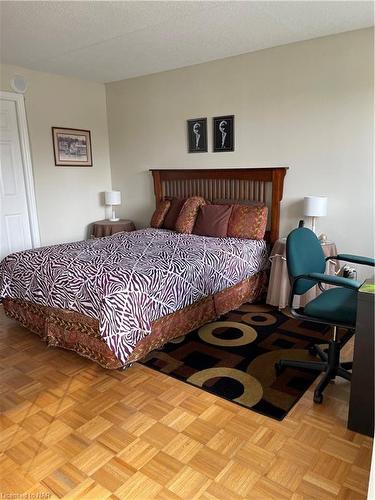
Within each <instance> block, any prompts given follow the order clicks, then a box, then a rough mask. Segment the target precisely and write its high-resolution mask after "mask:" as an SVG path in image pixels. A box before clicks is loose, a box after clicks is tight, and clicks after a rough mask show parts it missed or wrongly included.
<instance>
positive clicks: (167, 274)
mask: <svg viewBox="0 0 375 500" xmlns="http://www.w3.org/2000/svg"><path fill="white" fill-rule="evenodd" d="M266 263H267V251H266V244H265V242H264V241H255V240H240V239H235V238H207V237H202V236H196V235H185V234H178V233H174V232H171V231H166V230H160V229H144V230H140V231H134V232H131V233H117V234H115V235H113V236H109V237H107V238H100V239H95V240H89V241H80V242H76V243H67V244H63V245H54V246H49V247H43V248H38V249H33V250H27V251H24V252H19V253H15V254H11V255H9V256H8V257H6V258H5V259H4V260H3V261H2V262H1V263H0V299H1V298H4V297H11V298H19V299H24V300H29V301H31V302H34V303H36V304H41V305H47V306H52V307H59V308H62V309H70V310H73V311H77V312H79V313H82V314H85V315H87V316H91V317H93V318H96V319H97V320H98V321H99V329H100V333H101V335H102V337H103V339H104V340H105V342H106V343H107V344H108V346H109V347H110V349H111V350H112V352H114V353H115V355H116V356H117V357H118V359H119V360H120V361H121V362H122V363H125V362H126V360H127V358H128V357H129V355H130V354H131V352H132V351H133V349H134V347H135V345H136V344H137V342H139V341H140V340H141V339H142V338H143V337H144V336H145V335H147V334H149V333H150V331H151V323H152V322H153V321H155V320H157V319H159V318H161V317H162V316H166V315H167V314H170V313H172V312H175V311H177V310H179V309H181V308H183V307H185V306H188V305H190V304H192V303H193V302H196V301H197V300H199V299H202V298H203V297H206V296H207V295H210V294H213V293H217V292H219V291H221V290H223V289H224V288H227V287H230V286H232V285H234V284H236V283H238V282H240V281H242V280H243V279H244V278H247V277H250V276H252V275H254V274H255V273H257V272H259V271H260V270H262V269H264V268H265V266H266Z"/></svg>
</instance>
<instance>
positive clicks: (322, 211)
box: [303, 196, 327, 234]
mask: <svg viewBox="0 0 375 500" xmlns="http://www.w3.org/2000/svg"><path fill="white" fill-rule="evenodd" d="M303 208H304V209H303V214H304V215H305V216H307V217H311V229H312V231H314V233H315V234H316V230H315V229H316V218H317V217H325V216H326V215H327V197H326V196H305V198H304V207H303Z"/></svg>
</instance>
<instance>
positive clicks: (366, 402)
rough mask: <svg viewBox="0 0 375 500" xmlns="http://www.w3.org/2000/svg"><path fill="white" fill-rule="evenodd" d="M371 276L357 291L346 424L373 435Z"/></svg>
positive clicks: (373, 294)
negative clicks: (355, 322)
mask: <svg viewBox="0 0 375 500" xmlns="http://www.w3.org/2000/svg"><path fill="white" fill-rule="evenodd" d="M374 300H375V287H374V279H369V280H366V281H365V282H364V283H363V285H362V286H361V288H360V289H359V292H358V303H357V304H358V305H357V324H356V331H355V337H354V338H355V340H354V356H353V372H352V381H351V388H350V403H349V418H348V428H349V429H350V430H352V431H355V432H360V433H361V434H366V436H371V437H372V436H373V435H374Z"/></svg>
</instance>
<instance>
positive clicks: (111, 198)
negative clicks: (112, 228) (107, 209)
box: [104, 191, 121, 222]
mask: <svg viewBox="0 0 375 500" xmlns="http://www.w3.org/2000/svg"><path fill="white" fill-rule="evenodd" d="M104 196H105V204H106V205H109V206H111V207H112V217H110V218H109V220H110V221H111V222H117V221H118V220H120V219H119V218H118V217H116V214H115V210H114V208H113V206H114V205H121V193H120V191H106V192H105V195H104Z"/></svg>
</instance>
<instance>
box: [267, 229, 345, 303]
mask: <svg viewBox="0 0 375 500" xmlns="http://www.w3.org/2000/svg"><path fill="white" fill-rule="evenodd" d="M321 245H322V249H323V252H324V255H325V256H326V257H333V256H334V255H337V249H336V245H335V243H333V242H331V241H327V242H325V243H322V244H321ZM285 254H286V238H281V239H279V240H277V241H276V243H275V244H274V246H273V248H272V252H271V255H270V261H271V273H270V281H269V284H268V292H267V299H266V302H267V304H270V305H272V306H277V307H278V308H279V309H284V307H286V306H287V305H288V304H289V295H290V284H289V276H288V269H287V265H286V256H285ZM339 268H340V266H339V263H338V261H334V260H328V261H327V265H326V271H325V272H326V273H327V274H335V273H336V272H337V271H338V270H339ZM325 287H326V288H327V285H325ZM319 293H320V290H319V288H318V286H314V288H311V289H310V290H309V291H308V292H307V293H305V294H304V295H301V297H300V298H298V297H296V298H295V299H294V300H295V302H294V305H295V306H296V307H298V306H300V307H303V306H304V305H305V304H307V303H308V302H309V301H310V300H312V299H314V298H315V297H316V296H317V295H319Z"/></svg>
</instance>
